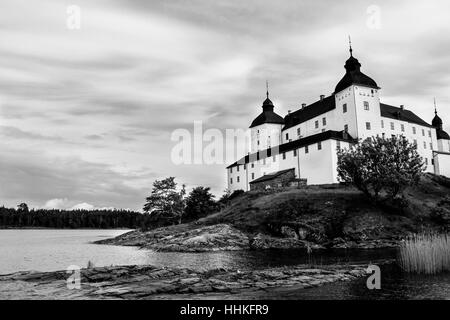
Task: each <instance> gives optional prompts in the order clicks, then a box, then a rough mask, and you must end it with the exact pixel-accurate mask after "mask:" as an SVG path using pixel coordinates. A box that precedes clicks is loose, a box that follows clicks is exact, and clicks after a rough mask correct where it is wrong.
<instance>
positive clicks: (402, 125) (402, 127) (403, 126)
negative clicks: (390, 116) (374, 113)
mask: <svg viewBox="0 0 450 320" xmlns="http://www.w3.org/2000/svg"><path fill="white" fill-rule="evenodd" d="M400 128H401V130H402V132H405V125H404V124H403V123H402V124H401V125H400Z"/></svg>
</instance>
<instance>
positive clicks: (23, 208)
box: [17, 202, 29, 213]
mask: <svg viewBox="0 0 450 320" xmlns="http://www.w3.org/2000/svg"><path fill="white" fill-rule="evenodd" d="M17 211H19V212H26V213H28V211H29V210H28V205H27V204H26V203H25V202H22V203H21V204H19V205H18V206H17Z"/></svg>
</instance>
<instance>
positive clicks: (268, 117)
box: [250, 93, 284, 128]
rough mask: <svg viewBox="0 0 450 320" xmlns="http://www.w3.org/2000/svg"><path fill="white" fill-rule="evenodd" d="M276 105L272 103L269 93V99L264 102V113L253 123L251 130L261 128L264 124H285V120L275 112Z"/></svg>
mask: <svg viewBox="0 0 450 320" xmlns="http://www.w3.org/2000/svg"><path fill="white" fill-rule="evenodd" d="M273 108H274V105H273V103H272V101H271V100H270V99H269V94H268V93H267V98H266V100H264V102H263V105H262V109H263V111H262V112H261V113H260V114H259V116H257V117H256V118H255V120H253V121H252V124H251V125H250V128H253V127H256V126H259V125H261V124H264V123H275V124H284V119H283V117H282V116H280V115H278V114H276V113H275V112H274V111H273Z"/></svg>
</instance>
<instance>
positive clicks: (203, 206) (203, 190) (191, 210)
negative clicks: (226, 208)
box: [185, 187, 218, 221]
mask: <svg viewBox="0 0 450 320" xmlns="http://www.w3.org/2000/svg"><path fill="white" fill-rule="evenodd" d="M209 191H210V188H208V187H196V188H194V189H192V191H191V192H190V193H189V196H188V197H187V198H186V209H185V218H186V219H187V220H189V221H192V220H197V219H199V218H202V217H204V216H206V215H208V214H210V213H213V212H214V211H216V210H217V208H218V206H217V204H216V202H215V201H214V195H213V194H211V193H210V192H209Z"/></svg>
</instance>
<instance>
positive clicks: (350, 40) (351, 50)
mask: <svg viewBox="0 0 450 320" xmlns="http://www.w3.org/2000/svg"><path fill="white" fill-rule="evenodd" d="M348 46H349V51H350V57H353V49H352V38H350V35H349V36H348Z"/></svg>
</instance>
